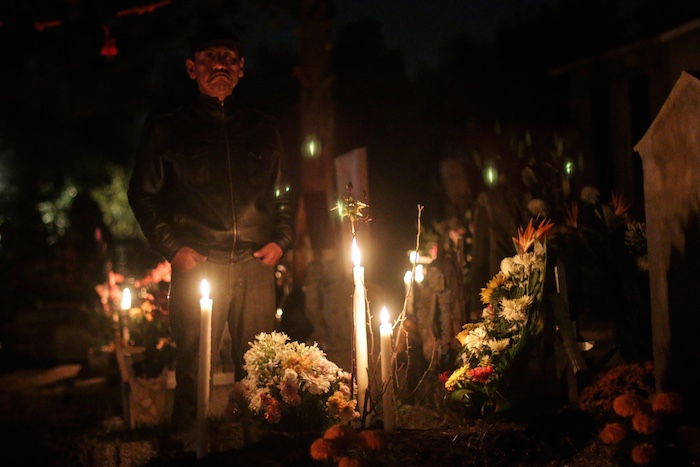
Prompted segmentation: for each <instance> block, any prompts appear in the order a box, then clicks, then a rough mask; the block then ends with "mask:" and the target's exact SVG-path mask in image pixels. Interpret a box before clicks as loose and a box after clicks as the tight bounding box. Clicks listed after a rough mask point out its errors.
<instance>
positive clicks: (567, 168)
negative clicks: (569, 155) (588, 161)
mask: <svg viewBox="0 0 700 467" xmlns="http://www.w3.org/2000/svg"><path fill="white" fill-rule="evenodd" d="M564 172H566V175H571V174H572V173H574V163H573V162H572V161H566V162H565V163H564Z"/></svg>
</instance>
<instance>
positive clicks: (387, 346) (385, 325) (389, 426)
mask: <svg viewBox="0 0 700 467" xmlns="http://www.w3.org/2000/svg"><path fill="white" fill-rule="evenodd" d="M380 318H381V321H382V322H381V325H380V326H379V335H380V338H381V346H380V351H381V354H380V355H381V362H382V388H384V394H383V395H382V408H383V409H384V410H383V413H384V430H386V431H394V418H395V414H394V385H393V382H392V379H391V373H392V365H391V361H392V348H391V336H392V334H393V331H392V329H391V323H389V311H388V310H387V309H386V307H383V308H382V311H381V313H380Z"/></svg>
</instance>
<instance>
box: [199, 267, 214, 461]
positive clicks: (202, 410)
mask: <svg viewBox="0 0 700 467" xmlns="http://www.w3.org/2000/svg"><path fill="white" fill-rule="evenodd" d="M201 288H202V299H201V300H200V301H199V304H200V307H201V309H202V317H201V324H200V328H199V388H198V390H197V395H198V398H197V459H202V458H203V457H204V456H206V455H207V453H208V451H209V426H208V416H209V383H210V378H211V307H212V299H211V298H209V283H208V282H207V281H206V280H203V281H202V286H201Z"/></svg>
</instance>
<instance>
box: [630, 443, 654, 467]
mask: <svg viewBox="0 0 700 467" xmlns="http://www.w3.org/2000/svg"><path fill="white" fill-rule="evenodd" d="M657 454H658V453H657V451H656V448H655V447H654V445H652V444H649V443H641V444H638V445H636V446H635V447H633V448H632V462H634V463H635V464H637V465H649V464H651V463H652V462H654V460H656V457H657Z"/></svg>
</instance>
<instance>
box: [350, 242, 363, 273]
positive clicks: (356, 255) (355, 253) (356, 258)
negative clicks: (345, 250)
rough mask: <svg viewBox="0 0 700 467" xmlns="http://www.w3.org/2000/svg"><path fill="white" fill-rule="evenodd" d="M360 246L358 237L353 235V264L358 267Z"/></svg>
mask: <svg viewBox="0 0 700 467" xmlns="http://www.w3.org/2000/svg"><path fill="white" fill-rule="evenodd" d="M360 259H361V255H360V248H359V247H358V246H357V239H355V238H354V237H353V239H352V264H354V265H355V267H356V268H359V267H360Z"/></svg>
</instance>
